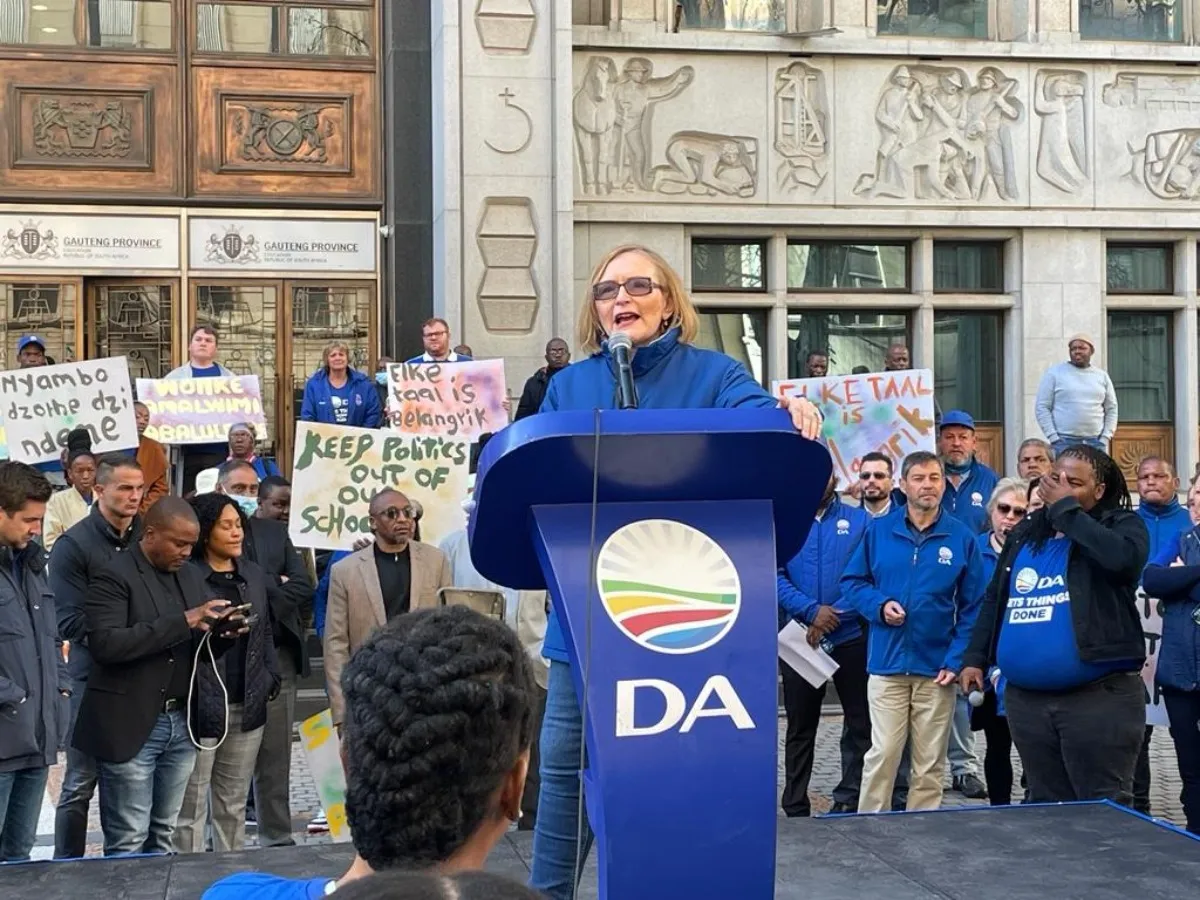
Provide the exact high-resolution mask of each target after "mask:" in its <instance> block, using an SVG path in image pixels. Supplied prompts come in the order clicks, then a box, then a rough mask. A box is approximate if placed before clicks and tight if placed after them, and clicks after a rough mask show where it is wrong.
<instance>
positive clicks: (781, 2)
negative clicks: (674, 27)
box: [675, 0, 787, 32]
mask: <svg viewBox="0 0 1200 900" xmlns="http://www.w3.org/2000/svg"><path fill="white" fill-rule="evenodd" d="M675 9H676V17H677V19H678V21H679V27H680V28H705V29H712V30H716V31H768V32H773V31H787V0H729V2H713V0H677V3H676V6H675Z"/></svg>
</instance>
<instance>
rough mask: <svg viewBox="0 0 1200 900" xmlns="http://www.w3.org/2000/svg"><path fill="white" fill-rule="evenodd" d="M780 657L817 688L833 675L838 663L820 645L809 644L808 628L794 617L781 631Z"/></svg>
mask: <svg viewBox="0 0 1200 900" xmlns="http://www.w3.org/2000/svg"><path fill="white" fill-rule="evenodd" d="M779 658H780V659H782V660H783V661H784V662H785V663H787V664H788V666H790V667H791V669H792V671H793V672H795V673H796V674H797V675H799V676H800V677H801V678H803V679H804V680H805V681H807V682H808V683H809V684H811V685H812V686H813V687H815V688H819V687H820V686H821V685H823V684H825V682H827V681H829V679H831V678H832V677H833V673H834V672H836V671H837V670H838V664H837V663H835V662H834V661H833V657H831V656H830V655H829V654H828V653H826V652H825V651H824V650H822V649H821V648H820V647H810V646H808V629H807V628H805V627H804V626H803V625H801V624H800V623H799V622H797V621H795V620H794V619H793V620H792V621H791V622H788V623H787V624H786V625H784V626H783V631H781V632H779Z"/></svg>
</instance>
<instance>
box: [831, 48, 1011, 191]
mask: <svg viewBox="0 0 1200 900" xmlns="http://www.w3.org/2000/svg"><path fill="white" fill-rule="evenodd" d="M1017 86H1018V85H1017V82H1016V81H1015V80H1013V79H1010V78H1006V77H1005V76H1004V74H1003V73H1002V72H1000V70H999V69H996V68H994V67H992V66H988V67H985V68H983V69H981V70H980V71H979V74H978V76H977V78H976V83H975V85H974V86H973V87H971V86H970V85H969V82H968V80H967V77H966V73H964V72H963V71H962V70H961V69H951V68H946V67H938V66H897V67H896V69H895V70H894V71H893V72H892V75H891V77H890V78H889V79H888V83H887V85H886V86H885V88H884V90H883V92H882V93H881V95H880V98H879V104H878V105H877V107H876V109H875V123H876V126H877V127H878V129H879V147H878V150H877V151H876V155H875V171H874V172H868V173H865V174H863V175H862V176H861V177H860V178H859V180H858V183H857V184H856V185H855V187H854V192H855V193H856V194H859V195H862V196H867V197H895V198H907V197H910V196H915V197H917V198H918V199H941V200H972V199H973V200H980V199H982V198H983V195H984V192H985V191H986V189H987V185H988V183H989V182H990V183H992V184H993V185H994V186H995V188H996V193H997V194H998V195H999V197H1000V198H1001V199H1002V200H1016V199H1017V180H1016V165H1015V160H1014V155H1013V149H1012V135H1011V130H1010V123H1011V122H1012V121H1015V120H1018V119H1019V118H1020V117H1021V114H1022V110H1023V107H1022V105H1021V103H1020V102H1019V101H1017V100H1015V99H1014V98H1013V97H1012V95H1013V94H1014V93H1015V91H1016V89H1017Z"/></svg>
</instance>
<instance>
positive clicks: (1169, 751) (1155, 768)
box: [34, 714, 1183, 859]
mask: <svg viewBox="0 0 1200 900" xmlns="http://www.w3.org/2000/svg"><path fill="white" fill-rule="evenodd" d="M841 725H842V717H841V715H839V714H829V715H826V716H825V717H824V719H823V720H822V722H821V728H820V732H819V733H818V737H817V755H816V761H815V763H814V765H813V777H812V783H811V796H812V805H813V811H814V812H815V813H821V812H824V811H826V810H828V808H829V804H830V800H829V793H830V792H831V791H832V790H833V788H834V786H835V785H836V784H837V782H838V779H839V778H840V762H839V759H838V750H837V747H838V736H839V734H840V733H841ZM779 745H780V770H779V779H780V784H781V785H782V782H783V720H782V718H781V719H780V742H779ZM984 746H985V744H984V740H983V735H982V734H980V735H978V746H977V752H978V753H979V757H980V760H981V762H982V759H983V749H984ZM1013 759H1014V767H1015V768H1016V778H1015V779H1014V789H1015V790H1017V791H1019V790H1020V786H1019V782H1020V760H1019V759H1018V758H1017V757H1016V754H1015V753H1014V755H1013ZM1150 765H1151V772H1152V782H1151V786H1150V799H1151V808H1152V811H1153V814H1154V815H1155V816H1159V817H1162V818H1164V819H1166V820H1168V821H1170V822H1173V823H1174V824H1176V825H1182V824H1183V809H1182V807H1181V806H1180V803H1179V790H1180V781H1179V770H1178V768H1177V767H1176V764H1175V751H1174V747H1173V745H1172V744H1171V739H1170V736H1169V735H1168V734H1167V729H1165V728H1156V729H1155V730H1154V741H1153V743H1152V744H1151V748H1150ZM61 784H62V767H61V766H56V767H55V768H54V769H53V770H52V771H51V777H50V781H49V784H48V785H47V787H46V799H45V802H44V803H43V805H42V816H41V820H40V821H39V823H38V843H37V846H36V847H35V848H34V858H35V859H49V858H50V857H51V856H52V855H53V848H54V803H55V801H56V800H57V798H58V792H59V789H60V787H61ZM949 785H950V780H949V777H947V779H946V788H947V789H946V795H945V799H944V800H943V803H944V805H946V806H975V805H983V804H984V803H986V802H987V801H978V800H968V799H966V798H965V797H963V796H962V795H961V794H956V793H954V792H953V791H951V790H950V789H949ZM1016 799H1019V797H1017V798H1016ZM319 808H320V804H319V802H318V801H317V791H316V786H315V785H314V784H313V780H312V778H311V777H310V775H309V773H308V765H307V763H306V761H305V759H304V754H303V753H301V752H299V748H298V747H297V752H295V753H293V754H292V820H293V826H294V831H295V833H296V841H297V843H305V842H309V841H320V842H324V841H327V840H328V837H326V836H310V835H309V834H308V833H307V830H306V829H307V824H308V822H309V820H310V819H311V818H312V817H313V816H314V815H316V814H317V812H318V810H319ZM249 834H250V839H249V845H250V846H254V845H255V838H254V836H253V835H254V832H253V828H251V829H250V830H249ZM100 850H101V836H100V822H99V817H98V813H97V809H96V803H95V802H94V801H93V803H92V815H91V821H90V824H89V846H88V853H89V854H99V853H100Z"/></svg>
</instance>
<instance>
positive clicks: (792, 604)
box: [779, 475, 871, 816]
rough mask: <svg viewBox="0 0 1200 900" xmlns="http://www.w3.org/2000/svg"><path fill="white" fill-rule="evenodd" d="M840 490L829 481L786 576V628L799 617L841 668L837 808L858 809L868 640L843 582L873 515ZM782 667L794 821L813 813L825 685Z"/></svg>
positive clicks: (786, 804) (787, 799)
mask: <svg viewBox="0 0 1200 900" xmlns="http://www.w3.org/2000/svg"><path fill="white" fill-rule="evenodd" d="M836 487H837V476H836V475H833V476H830V478H829V485H828V487H827V488H826V489H825V496H824V498H823V499H822V501H821V507H820V509H818V510H817V517H816V522H815V523H814V524H813V526H812V530H811V531H809V532H808V538H807V540H805V542H804V546H803V547H802V548H801V549H800V552H799V553H797V554H796V555H795V556H794V557H792V560H791V562H789V563H788V564H787V566H786V567H784V568H783V569H781V570H780V572H779V624H780V627H782V626H783V625H785V624H786V623H787V620H788V619H795V620H796V621H797V622H799V623H800V624H801V625H806V626H807V627H808V642H809V644H810V645H811V646H813V647H816V646H817V645H818V644H820V645H821V646H822V647H823V648H824V649H825V651H826V652H827V653H829V655H830V656H832V657H833V659H834V662H836V663H837V664H838V670H837V672H836V673H834V676H833V683H834V685H835V686H836V687H837V693H838V699H839V700H841V702H842V711H843V712H844V714H845V722H846V728H845V730H844V731H843V733H842V749H843V753H842V780H841V781H840V782H838V786H837V787H836V788H834V790H833V808H832V809H831V810H830V811H831V812H854V811H855V810H857V809H858V786H859V782H860V781H862V768H863V758H864V757H865V756H866V753H867V749H868V748H869V747H870V746H871V717H870V712H869V711H868V707H867V639H866V635H865V633H864V631H863V627H862V622H861V621H860V620H859V617H858V614H857V613H856V612H854V610H853V609H850V608H849V607H847V606H846V605H845V604H844V603H843V602H841V596H842V589H841V585H840V579H841V577H842V572H843V570H844V569H845V568H846V563H847V562H848V561H849V559H850V556H851V555H852V554H853V553H854V551H855V550H856V549H858V544H859V542H860V541H861V540H862V536H863V532H864V531H866V528H867V523H868V522H870V517H869V516H868V515H867V514H866V512H864V511H863V510H862V509H861V508H859V507H855V506H847V505H846V504H844V503H842V501H841V500H840V499H839V497H838V495H837V491H836ZM780 670H781V671H782V673H783V705H784V707H785V709H786V710H787V739H786V741H785V743H784V771H785V773H786V777H785V780H784V786H783V800H782V806H783V811H784V813H785V814H786V815H788V816H807V815H808V814H809V813H810V812H811V809H810V807H809V802H808V782H809V778H810V777H811V776H812V766H813V750H814V748H815V746H816V740H817V726H818V725H819V724H820V721H821V703H822V701H824V699H825V685H821V686H820V687H819V688H814V687H813V686H812V685H811V684H809V683H808V682H807V681H805V680H804V679H803V678H802V677H801V676H800V675H798V674H796V672H795V670H793V669H792V668H791V667H790V666H788V665H787V664H781V665H780Z"/></svg>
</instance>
